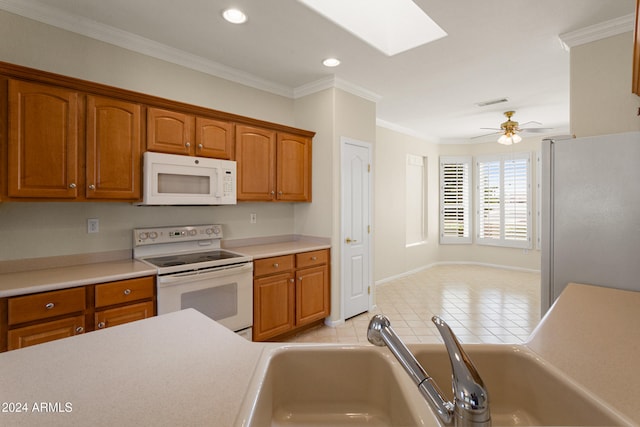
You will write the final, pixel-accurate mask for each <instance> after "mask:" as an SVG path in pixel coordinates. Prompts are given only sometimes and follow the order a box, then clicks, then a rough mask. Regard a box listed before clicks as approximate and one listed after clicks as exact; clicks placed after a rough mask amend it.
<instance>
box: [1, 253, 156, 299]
mask: <svg viewBox="0 0 640 427" xmlns="http://www.w3.org/2000/svg"><path fill="white" fill-rule="evenodd" d="M155 274H156V269H155V268H153V267H150V266H149V265H147V264H145V263H143V262H140V261H136V260H133V259H126V260H120V261H108V262H97V263H89V264H83V265H72V266H66V267H57V268H45V269H41V270H30V271H20V272H16V273H4V274H0V298H1V297H10V296H15V295H25V294H30V293H35V292H43V291H51V290H57V289H65V288H71V287H74V286H83V285H91V284H94V283H104V282H111V281H115V280H124V279H132V278H135V277H142V276H152V275H155Z"/></svg>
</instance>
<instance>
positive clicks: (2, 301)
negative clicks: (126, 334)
mask: <svg viewBox="0 0 640 427" xmlns="http://www.w3.org/2000/svg"><path fill="white" fill-rule="evenodd" d="M155 307H156V296H155V276H147V277H140V278H135V279H127V280H119V281H115V282H108V283H101V284H98V285H87V286H78V287H75V288H69V289H61V290H56V291H49V292H40V293H36V294H30V295H21V296H15V297H8V298H0V352H2V351H7V350H15V349H18V348H23V347H28V346H31V345H35V344H41V343H45V342H48V341H53V340H57V339H61V338H66V337H70V336H73V335H78V334H82V333H84V332H90V331H93V330H96V329H102V328H106V327H109V326H116V325H121V324H123V323H128V322H133V321H136V320H141V319H145V318H147V317H152V316H155V312H156V309H155Z"/></svg>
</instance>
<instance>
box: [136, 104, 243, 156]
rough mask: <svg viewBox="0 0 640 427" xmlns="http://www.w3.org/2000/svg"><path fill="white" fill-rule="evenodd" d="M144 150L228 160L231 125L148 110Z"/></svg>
mask: <svg viewBox="0 0 640 427" xmlns="http://www.w3.org/2000/svg"><path fill="white" fill-rule="evenodd" d="M147 150H149V151H157V152H160V153H170V154H182V155H188V156H199V157H211V158H216V159H227V160H230V159H232V158H233V123H230V122H225V121H222V120H215V119H211V118H207V117H196V116H193V115H190V114H184V113H179V112H177V111H170V110H163V109H160V108H153V107H149V109H148V110H147Z"/></svg>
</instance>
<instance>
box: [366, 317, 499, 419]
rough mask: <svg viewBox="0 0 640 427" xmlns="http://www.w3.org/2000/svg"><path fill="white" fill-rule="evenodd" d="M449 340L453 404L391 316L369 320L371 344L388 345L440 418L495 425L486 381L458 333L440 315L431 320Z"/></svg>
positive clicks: (368, 337) (446, 339) (368, 331)
mask: <svg viewBox="0 0 640 427" xmlns="http://www.w3.org/2000/svg"><path fill="white" fill-rule="evenodd" d="M431 320H432V321H433V322H434V323H435V324H436V327H437V328H438V331H439V332H440V334H441V335H442V339H443V340H444V342H445V346H446V348H447V352H448V354H449V359H450V361H451V366H452V370H453V382H452V383H453V394H454V398H453V403H452V402H448V401H446V400H445V399H444V397H442V392H441V391H440V389H439V388H438V386H437V384H436V383H435V382H434V381H433V378H431V377H430V376H429V374H427V372H426V371H425V370H424V368H423V367H422V366H421V365H420V363H418V361H417V360H416V359H415V357H414V356H413V354H411V352H410V351H409V349H408V348H407V347H406V346H405V345H404V343H403V342H402V341H401V340H400V338H399V337H398V335H396V333H395V332H394V330H393V329H392V328H391V323H390V322H389V319H388V318H387V317H385V316H383V315H380V314H377V315H375V316H373V318H372V319H371V321H370V322H369V328H368V330H367V339H368V340H369V342H370V343H371V344H374V345H377V346H381V347H382V346H385V345H386V346H387V347H389V350H391V353H393V355H394V356H395V357H396V359H398V361H399V362H400V364H401V365H402V367H403V368H404V369H405V371H406V372H407V373H408V374H409V376H410V377H411V378H412V379H413V381H414V382H415V383H416V385H417V386H418V389H419V391H420V393H421V394H422V396H423V397H424V398H425V399H426V400H427V401H428V402H429V404H430V405H431V407H432V408H433V410H434V411H435V412H436V413H437V414H438V416H439V417H440V419H441V420H442V421H443V422H444V423H446V424H450V423H451V422H454V423H455V426H465V427H466V426H473V427H487V426H490V425H491V415H490V412H489V398H488V394H487V391H486V388H485V387H484V383H483V382H482V379H481V378H480V375H478V371H477V370H476V368H475V367H474V366H473V363H471V359H469V356H467V354H466V353H465V352H464V350H463V349H462V347H461V346H460V343H459V342H458V340H457V339H456V337H455V335H454V334H453V332H452V331H451V329H450V328H449V326H448V325H447V324H446V322H445V321H444V320H442V319H440V318H439V317H435V316H434V317H433V318H432V319H431Z"/></svg>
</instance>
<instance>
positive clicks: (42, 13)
mask: <svg viewBox="0 0 640 427" xmlns="http://www.w3.org/2000/svg"><path fill="white" fill-rule="evenodd" d="M0 9H2V10H5V11H7V12H10V13H13V14H16V15H20V16H23V17H25V18H29V19H33V20H35V21H39V22H42V23H44V24H47V25H51V26H54V27H57V28H60V29H63V30H66V31H70V32H73V33H76V34H80V35H83V36H86V37H89V38H92V39H95V40H99V41H102V42H105V43H109V44H112V45H114V46H118V47H121V48H123V49H127V50H130V51H133V52H137V53H140V54H143V55H146V56H150V57H153V58H157V59H161V60H163V61H167V62H170V63H173V64H177V65H180V66H183V67H186V68H190V69H192V70H196V71H200V72H203V73H206V74H209V75H212V76H215V77H219V78H222V79H225V80H229V81H232V82H235V83H239V84H242V85H245V86H249V87H253V88H255V89H259V90H263V91H266V92H270V93H273V94H276V95H280V96H285V97H288V98H292V97H293V89H292V88H290V87H288V86H284V85H280V84H277V83H274V82H271V81H268V80H265V79H262V78H260V77H257V76H254V75H252V74H250V73H246V72H244V71H240V70H237V69H235V68H231V67H228V66H226V65H223V64H220V63H218V62H215V61H211V60H208V59H205V58H203V57H201V56H198V55H193V54H190V53H187V52H185V51H183V50H180V49H176V48H173V47H170V46H167V45H165V44H162V43H158V42H155V41H153V40H150V39H147V38H145V37H141V36H138V35H136V34H133V33H130V32H127V31H123V30H120V29H118V28H115V27H112V26H109V25H104V24H101V23H99V22H96V21H93V20H91V19H87V18H84V17H81V16H78V15H70V14H67V13H62V12H61V11H59V10H58V9H56V8H53V7H51V6H47V5H44V4H41V3H36V2H33V1H28V0H0Z"/></svg>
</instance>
